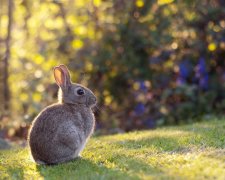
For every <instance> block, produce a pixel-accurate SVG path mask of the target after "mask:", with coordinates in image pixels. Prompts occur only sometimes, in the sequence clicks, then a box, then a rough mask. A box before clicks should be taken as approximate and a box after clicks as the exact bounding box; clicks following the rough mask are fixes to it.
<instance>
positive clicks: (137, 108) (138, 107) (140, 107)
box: [134, 103, 145, 115]
mask: <svg viewBox="0 0 225 180" xmlns="http://www.w3.org/2000/svg"><path fill="white" fill-rule="evenodd" d="M134 111H135V113H136V115H142V114H143V113H144V112H145V106H144V104H143V103H138V104H137V105H136V106H135V108H134Z"/></svg>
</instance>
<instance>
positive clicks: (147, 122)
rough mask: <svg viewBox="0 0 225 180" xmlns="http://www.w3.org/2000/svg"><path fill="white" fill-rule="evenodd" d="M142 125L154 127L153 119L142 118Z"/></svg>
mask: <svg viewBox="0 0 225 180" xmlns="http://www.w3.org/2000/svg"><path fill="white" fill-rule="evenodd" d="M144 125H145V126H146V127H148V128H154V127H155V121H154V120H153V119H152V118H150V117H149V118H148V119H146V120H144Z"/></svg>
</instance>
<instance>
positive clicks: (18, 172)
mask: <svg viewBox="0 0 225 180" xmlns="http://www.w3.org/2000/svg"><path fill="white" fill-rule="evenodd" d="M0 179H104V180H105V179H221V180H222V179H223V180H224V179H225V118H223V119H220V120H218V119H214V120H211V121H209V122H201V123H196V124H193V125H185V126H180V127H165V128H159V129H156V130H149V131H138V132H132V133H127V134H119V135H112V136H103V137H93V138H91V140H90V141H89V142H88V144H87V146H86V148H85V150H84V151H83V153H82V158H81V159H77V160H74V161H72V162H68V163H65V164H61V165H56V166H44V165H36V164H35V163H34V162H33V161H32V160H31V158H30V155H29V151H28V148H25V149H14V150H2V151H0Z"/></svg>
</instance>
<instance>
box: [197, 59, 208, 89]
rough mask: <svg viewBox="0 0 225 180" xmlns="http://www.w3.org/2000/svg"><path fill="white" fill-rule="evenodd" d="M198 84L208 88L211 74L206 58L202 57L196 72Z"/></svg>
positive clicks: (202, 87)
mask: <svg viewBox="0 0 225 180" xmlns="http://www.w3.org/2000/svg"><path fill="white" fill-rule="evenodd" d="M195 76H196V78H197V80H198V85H199V87H200V88H201V89H202V90H207V89H208V87H209V74H208V72H207V66H206V61H205V58H203V57H201V58H200V59H199V61H198V64H197V68H196V74H195Z"/></svg>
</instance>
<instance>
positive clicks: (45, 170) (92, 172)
mask: <svg viewBox="0 0 225 180" xmlns="http://www.w3.org/2000/svg"><path fill="white" fill-rule="evenodd" d="M107 164H108V166H109V167H106V166H107ZM110 164H111V165H110ZM110 166H111V167H110ZM36 167H37V171H38V172H39V173H40V175H41V176H43V177H44V178H45V179H59V178H60V179H61V178H63V179H80V178H82V179H135V180H136V179H141V178H142V177H139V176H138V174H140V173H141V174H143V173H144V174H145V175H147V176H148V177H149V176H152V177H153V176H155V175H159V174H161V175H162V176H164V174H163V172H162V171H160V170H159V169H157V168H155V167H152V166H150V165H149V164H147V163H145V162H144V161H140V160H138V159H136V158H132V157H126V156H123V155H119V154H116V155H115V156H114V157H113V158H109V159H107V161H104V162H101V161H98V162H92V161H90V160H88V159H84V158H80V159H77V160H73V161H70V162H68V163H64V164H59V165H54V166H45V165H37V166H36ZM64 170H66V171H64Z"/></svg>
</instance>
